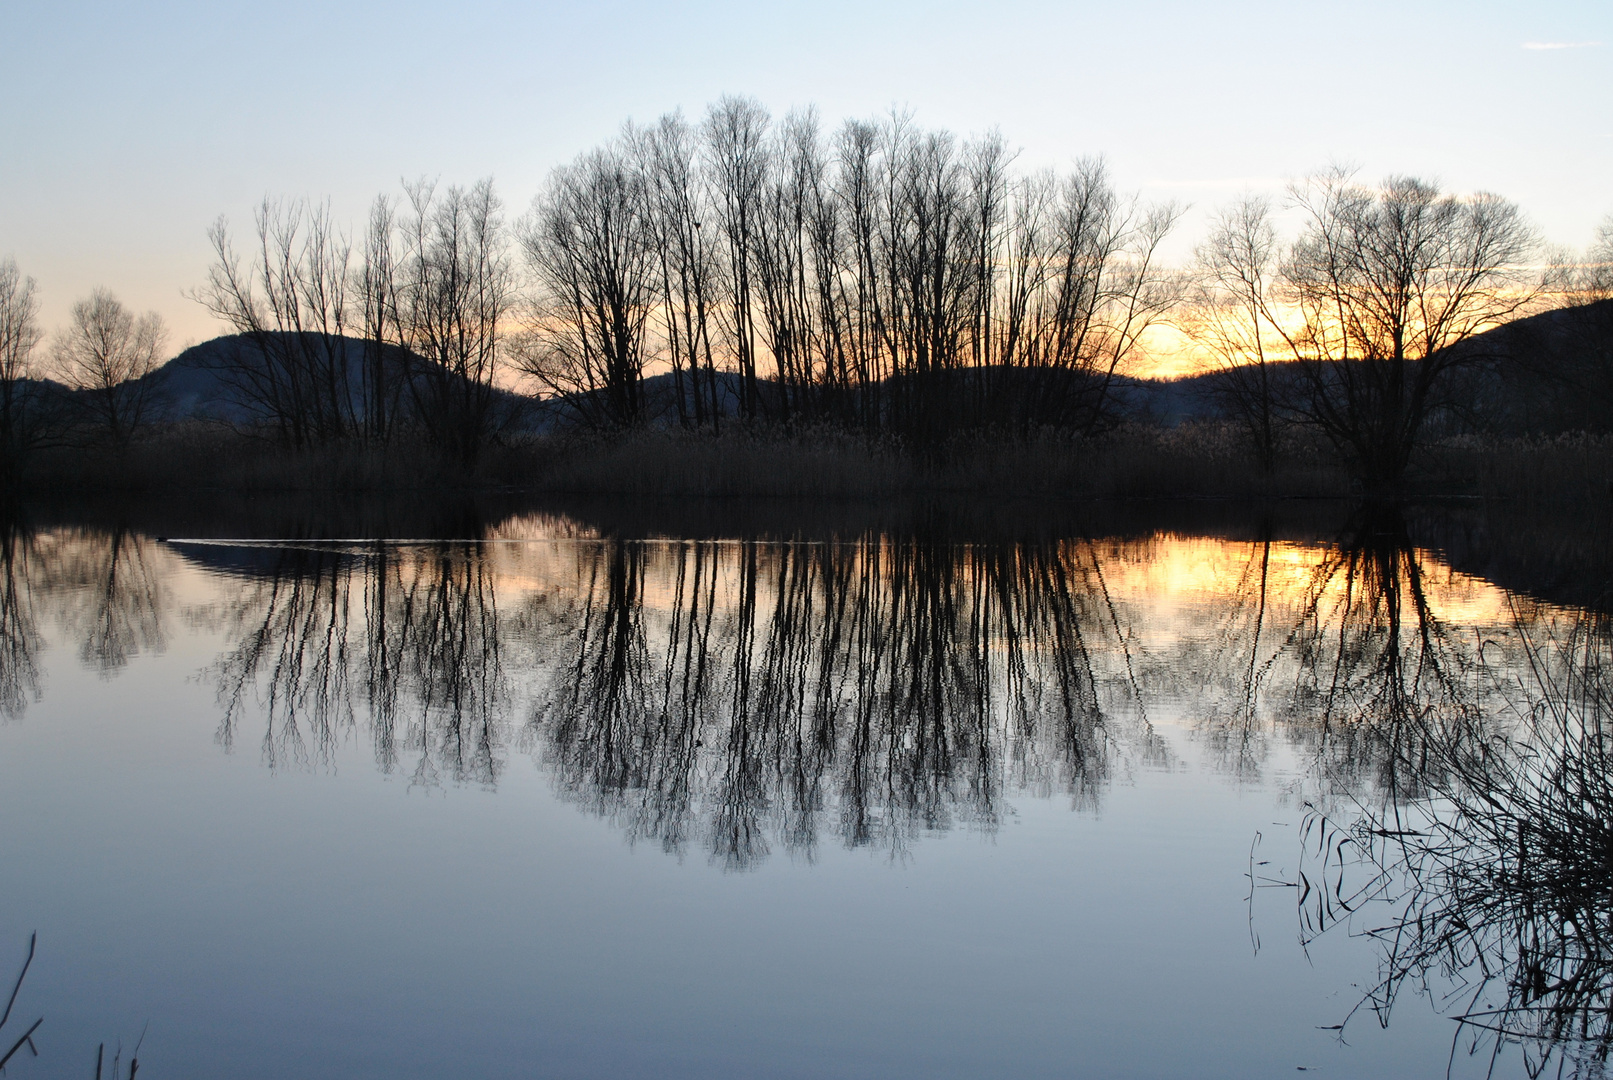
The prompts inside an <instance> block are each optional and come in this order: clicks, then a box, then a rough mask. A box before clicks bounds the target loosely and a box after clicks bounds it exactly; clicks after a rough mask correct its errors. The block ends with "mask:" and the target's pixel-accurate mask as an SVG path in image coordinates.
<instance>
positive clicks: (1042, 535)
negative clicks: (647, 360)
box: [0, 502, 1613, 1078]
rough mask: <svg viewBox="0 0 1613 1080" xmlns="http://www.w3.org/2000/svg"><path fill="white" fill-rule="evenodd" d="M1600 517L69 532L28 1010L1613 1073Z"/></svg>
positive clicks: (16, 861)
mask: <svg viewBox="0 0 1613 1080" xmlns="http://www.w3.org/2000/svg"><path fill="white" fill-rule="evenodd" d="M1580 526H1582V527H1579V526H1576V527H1561V528H1559V526H1557V525H1555V524H1553V523H1548V522H1539V521H1533V520H1530V519H1528V518H1527V517H1519V518H1505V517H1504V516H1498V515H1497V514H1495V513H1490V512H1486V511H1482V510H1478V509H1472V508H1466V509H1464V508H1455V509H1452V508H1437V507H1436V508H1426V507H1425V508H1398V507H1386V506H1366V507H1351V506H1341V505H1333V504H1315V505H1303V506H1287V507H1279V508H1277V509H1273V508H1271V507H1265V508H1262V507H1242V506H1217V505H1198V506H1185V507H1169V506H1163V507H1149V506H1118V507H1111V508H1109V509H1106V510H1101V511H1093V512H1091V513H1088V514H1086V515H1085V516H1082V515H1076V514H1072V515H1066V516H1064V517H1060V516H1059V515H1058V514H1053V513H1049V512H1044V511H1038V510H1034V509H1033V510H1025V509H1023V508H1018V509H997V508H990V507H986V508H976V509H974V510H970V511H955V512H949V513H942V512H939V511H935V510H933V509H911V508H889V507H883V508H882V507H872V508H870V507H861V508H859V507H850V508H848V507H834V508H801V507H790V506H775V507H769V506H760V507H756V506H753V507H746V508H735V507H716V508H711V507H700V506H698V505H694V506H691V505H677V506H667V507H657V506H654V505H647V504H642V503H640V504H632V505H619V504H612V503H608V502H593V503H576V504H571V505H546V506H541V507H539V506H521V505H517V504H510V505H505V504H499V505H491V506H489V505H485V504H470V503H465V504H455V505H453V506H447V507H430V508H425V509H422V508H420V507H418V506H406V507H402V508H399V507H388V506H376V505H370V504H364V505H359V504H341V503H337V504H331V505H324V506H319V507H315V508H307V507H287V506H284V505H280V504H275V503H251V502H240V503H231V504H228V505H225V504H223V503H220V504H217V505H206V506H196V505H185V506H178V505H175V506H163V505H150V506H142V507H139V508H136V509H130V508H128V507H122V508H95V507H91V508H82V507H79V508H59V507H58V508H53V509H49V510H42V511H36V512H31V513H29V514H25V515H23V516H21V517H20V518H18V519H16V520H15V521H14V522H12V523H11V524H9V525H7V526H6V527H5V530H4V534H3V536H4V545H3V552H0V554H3V567H0V569H3V580H0V719H3V723H0V820H3V821H4V822H5V824H6V827H5V828H4V829H3V830H0V865H3V866H4V868H5V870H4V875H3V878H0V880H3V892H0V897H3V901H0V980H10V979H13V978H15V972H16V971H17V970H18V969H20V967H21V965H22V963H23V959H24V957H25V955H26V954H27V949H28V941H29V935H30V934H31V933H35V932H37V935H38V939H37V940H38V946H37V953H36V956H35V958H34V960H33V963H32V965H31V967H30V968H29V970H28V974H27V977H26V979H25V980H24V982H23V985H22V990H21V993H20V994H19V996H18V999H17V1005H16V1014H17V1015H15V1016H13V1017H12V1018H11V1020H10V1021H9V1023H8V1024H7V1025H6V1026H5V1028H4V1031H3V1032H0V1036H4V1035H6V1034H8V1033H10V1038H9V1039H5V1038H0V1041H4V1042H5V1043H6V1047H9V1045H10V1043H11V1041H12V1040H14V1039H15V1038H16V1037H17V1035H19V1034H20V1033H21V1030H22V1027H19V1023H21V1024H22V1025H24V1026H25V1025H26V1024H28V1023H32V1021H33V1020H34V1019H35V1018H36V1017H43V1018H44V1023H43V1024H42V1025H41V1027H40V1028H39V1029H38V1031H37V1032H36V1034H35V1036H34V1041H35V1043H36V1044H37V1047H38V1050H39V1054H40V1056H39V1057H38V1058H32V1057H30V1056H28V1053H27V1051H26V1050H24V1051H23V1052H22V1053H21V1054H20V1055H19V1056H18V1057H16V1058H14V1059H13V1061H12V1062H11V1064H10V1065H9V1066H8V1068H9V1069H10V1070H11V1071H12V1072H13V1073H14V1075H17V1076H19V1077H25V1076H35V1075H38V1076H60V1075H84V1074H86V1073H87V1072H89V1071H90V1070H91V1069H92V1067H93V1060H94V1057H95V1053H96V1047H97V1046H98V1045H100V1044H105V1045H106V1047H107V1054H108V1056H109V1057H110V1055H111V1053H112V1051H113V1049H114V1048H115V1047H117V1046H119V1045H121V1047H122V1048H123V1053H124V1059H125V1061H126V1060H127V1056H128V1054H129V1052H130V1051H131V1049H132V1048H133V1047H134V1045H135V1043H136V1041H137V1040H141V1039H142V1034H143V1042H141V1044H140V1048H139V1058H140V1075H141V1076H143V1077H145V1076H150V1077H214V1076H226V1075H227V1076H236V1077H255V1076H264V1077H268V1076H274V1077H283V1076H300V1077H324V1076H329V1077H366V1076H387V1077H400V1076H421V1077H428V1076H445V1075H459V1076H486V1077H502V1076H512V1077H513V1076H523V1077H524V1076H553V1077H635V1076H644V1077H684V1076H687V1077H712V1076H743V1077H925V1078H934V1077H980V1076H1016V1077H1043V1076H1046V1077H1053V1076H1057V1077H1069V1076H1105V1077H1121V1076H1136V1077H1167V1076H1194V1077H1214V1076H1226V1077H1244V1078H1247V1077H1264V1076H1285V1077H1286V1076H1292V1075H1294V1074H1295V1073H1296V1071H1298V1070H1314V1071H1318V1072H1320V1073H1322V1074H1323V1075H1327V1076H1337V1077H1346V1076H1360V1077H1381V1076H1408V1077H1409V1076H1430V1077H1434V1076H1442V1075H1445V1074H1446V1071H1447V1069H1449V1070H1450V1071H1451V1072H1452V1074H1454V1075H1460V1076H1470V1075H1477V1076H1483V1075H1494V1076H1521V1075H1528V1074H1531V1073H1535V1072H1539V1071H1540V1070H1542V1069H1544V1070H1546V1071H1548V1072H1553V1073H1555V1072H1556V1071H1557V1070H1558V1069H1559V1068H1561V1069H1563V1071H1564V1073H1565V1074H1573V1075H1600V1073H1601V1070H1602V1068H1603V1061H1604V1059H1605V1055H1606V1051H1607V1049H1608V1046H1609V1040H1610V1039H1613V1025H1610V1023H1609V1015H1610V1013H1609V1010H1610V1008H1613V888H1610V885H1613V779H1610V777H1613V770H1610V769H1605V768H1603V765H1604V759H1605V755H1606V754H1608V753H1609V752H1610V751H1613V742H1610V741H1609V740H1607V739H1605V738H1604V733H1603V728H1602V718H1603V715H1604V710H1605V709H1606V707H1607V703H1608V701H1609V691H1610V690H1613V622H1610V620H1609V618H1608V616H1607V614H1606V612H1607V607H1606V605H1605V604H1604V603H1603V599H1604V598H1605V596H1606V589H1607V581H1608V578H1607V575H1606V565H1605V562H1604V561H1603V560H1604V555H1603V554H1602V553H1603V552H1605V551H1606V550H1607V548H1606V546H1605V545H1604V544H1603V543H1602V540H1603V538H1604V537H1605V532H1597V531H1596V529H1597V528H1600V526H1599V525H1598V526H1595V528H1593V527H1592V526H1591V525H1584V524H1583V523H1580ZM1576 528H1578V531H1576ZM24 1014H26V1015H24ZM6 1047H0V1052H3V1050H4V1049H5V1048H6Z"/></svg>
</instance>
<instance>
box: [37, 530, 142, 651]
mask: <svg viewBox="0 0 1613 1080" xmlns="http://www.w3.org/2000/svg"><path fill="white" fill-rule="evenodd" d="M45 543H46V546H47V547H48V552H47V553H46V557H45V558H42V559H41V560H40V567H39V572H38V574H37V575H36V577H37V578H38V583H39V584H40V586H41V587H42V588H43V589H44V590H46V591H48V592H49V593H50V594H51V595H52V596H53V597H54V598H55V600H56V603H55V607H56V610H57V617H58V618H59V619H60V620H61V623H62V625H63V627H64V628H65V629H66V630H67V632H68V634H69V635H70V636H71V637H73V638H74V639H75V640H76V641H77V642H78V655H79V659H80V660H81V661H83V663H84V664H85V665H86V666H88V667H91V668H93V669H95V670H96V671H97V672H99V673H100V674H101V675H102V676H111V675H114V674H116V673H118V672H119V671H121V670H123V668H125V667H126V666H128V663H129V661H130V660H131V659H132V658H133V657H135V656H138V655H140V654H141V653H143V652H144V653H160V652H162V651H163V650H164V649H165V648H166V647H167V644H168V635H167V626H166V623H167V617H168V612H167V608H168V603H167V599H166V597H165V596H164V585H163V575H162V573H161V572H160V571H159V569H158V568H157V566H156V565H155V562H154V560H153V546H154V545H153V542H152V541H151V539H150V538H148V537H144V536H139V535H137V534H134V533H131V532H129V531H128V530H127V529H122V528H118V529H112V530H105V531H103V530H69V531H60V532H56V533H53V534H51V535H50V536H49V537H48V538H46V541H45Z"/></svg>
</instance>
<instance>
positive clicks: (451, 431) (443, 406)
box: [397, 179, 516, 466]
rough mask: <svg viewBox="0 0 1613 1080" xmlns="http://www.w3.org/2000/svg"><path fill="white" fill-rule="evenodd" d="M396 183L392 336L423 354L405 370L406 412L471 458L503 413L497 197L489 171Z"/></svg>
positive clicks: (501, 230) (508, 266) (505, 234)
mask: <svg viewBox="0 0 1613 1080" xmlns="http://www.w3.org/2000/svg"><path fill="white" fill-rule="evenodd" d="M405 190H406V192H407V195H408V204H409V211H408V214H407V216H406V217H405V218H404V219H403V221H402V222H401V230H400V231H401V233H402V237H403V240H402V249H403V252H404V255H403V258H402V260H401V265H400V266H399V268H398V275H399V276H398V282H399V284H398V286H397V290H398V296H399V299H398V301H397V304H398V309H399V316H398V319H397V323H398V325H399V327H400V328H401V336H402V340H401V341H399V342H398V344H399V346H400V347H401V348H403V349H404V350H405V351H406V352H407V353H409V354H411V355H415V356H418V357H419V358H420V359H421V361H422V362H421V363H419V364H418V365H417V366H416V367H415V368H414V370H413V371H412V372H411V373H410V375H409V377H408V387H409V392H410V396H411V399H412V401H413V404H414V413H415V417H416V419H417V422H418V423H419V424H420V425H421V427H422V428H423V429H424V430H425V432H426V434H427V435H428V436H429V437H430V438H431V440H432V441H433V442H434V443H435V444H436V445H437V446H438V447H439V449H441V450H442V451H443V452H444V453H445V454H447V455H448V456H449V457H450V458H452V459H453V460H455V461H457V462H458V463H459V464H461V465H464V466H471V465H474V464H475V463H476V461H477V460H478V459H479V458H480V456H481V453H482V451H483V450H484V449H485V448H486V446H487V445H488V443H489V441H490V440H491V439H492V438H493V437H494V436H495V435H496V434H497V432H498V430H499V429H500V427H501V426H502V423H503V422H504V420H505V419H507V418H506V417H504V416H502V415H501V411H500V405H501V399H500V393H499V388H498V385H497V379H498V377H499V374H500V372H501V370H502V366H503V349H504V344H505V336H506V334H507V332H508V331H509V319H510V315H511V313H512V310H513V308H514V306H515V302H516V283H515V271H514V267H513V265H512V261H511V259H510V252H509V230H508V228H507V226H506V224H505V221H504V207H503V203H502V202H500V200H499V198H498V195H497V194H496V193H495V192H494V190H493V181H492V180H491V179H483V180H480V181H477V182H476V183H475V184H473V185H472V186H471V187H469V188H460V187H450V188H448V189H447V190H446V191H443V192H440V193H439V192H438V191H437V188H436V185H435V184H432V183H428V182H426V181H420V182H418V183H415V184H411V185H409V186H408V187H407V188H406V189H405Z"/></svg>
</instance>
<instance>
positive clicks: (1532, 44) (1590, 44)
mask: <svg viewBox="0 0 1613 1080" xmlns="http://www.w3.org/2000/svg"><path fill="white" fill-rule="evenodd" d="M1601 44H1602V43H1601V42H1600V41H1526V42H1524V43H1523V47H1524V48H1526V49H1537V50H1538V49H1594V48H1596V47H1597V46H1599V45H1601Z"/></svg>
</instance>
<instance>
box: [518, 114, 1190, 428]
mask: <svg viewBox="0 0 1613 1080" xmlns="http://www.w3.org/2000/svg"><path fill="white" fill-rule="evenodd" d="M697 160H698V161H699V163H700V164H701V166H703V167H701V168H697V167H696V162H697ZM1012 160H1013V154H1012V153H1011V152H1010V151H1009V149H1008V147H1007V144H1006V143H1005V142H1004V140H1003V139H1002V137H1001V136H1000V135H999V134H997V133H995V132H991V133H988V134H987V135H986V136H985V137H983V138H979V139H973V140H959V139H957V138H955V137H954V136H953V135H951V134H950V133H948V132H945V131H928V130H924V129H922V128H920V127H919V126H918V125H917V124H915V123H914V122H913V120H912V118H911V117H910V116H907V115H904V114H893V115H892V116H890V117H889V118H887V119H885V120H883V121H879V122H872V123H869V122H862V121H852V122H850V123H847V124H845V125H843V126H842V127H841V128H840V129H839V131H838V132H837V133H836V134H835V135H834V136H833V137H832V138H826V137H825V136H824V135H823V133H822V130H821V128H820V125H819V122H818V119H817V116H816V114H815V113H813V112H812V111H810V110H797V111H794V112H791V113H789V114H787V115H786V116H784V117H783V119H782V120H780V121H778V122H777V123H774V122H773V121H772V120H771V119H770V118H769V116H768V114H767V112H766V110H764V109H763V108H762V106H761V105H759V104H758V103H756V102H755V101H752V100H749V99H743V98H724V99H722V100H721V101H719V102H718V103H717V104H716V105H714V106H713V107H712V108H711V109H710V110H708V112H707V115H706V118H705V121H704V122H703V124H702V125H701V126H700V128H699V130H698V132H696V131H694V130H692V129H691V128H690V127H689V125H687V124H686V123H685V122H684V121H683V120H682V118H681V117H680V116H677V115H675V114H674V115H673V116H670V117H663V118H662V119H661V120H660V121H659V122H658V123H657V124H656V125H655V126H653V127H650V128H647V129H639V128H634V127H632V126H631V125H629V127H628V128H627V130H626V132H625V134H624V136H623V138H622V139H621V140H620V141H619V142H616V143H613V144H612V145H611V146H609V147H607V148H605V149H602V150H600V151H597V152H596V153H595V154H593V155H585V156H584V157H583V158H581V159H579V161H578V162H577V163H576V164H575V165H573V166H571V167H570V168H569V169H566V170H561V171H560V172H557V173H556V175H555V179H554V180H553V181H552V183H551V188H550V190H549V191H548V192H546V193H545V195H544V197H543V198H541V199H540V200H538V201H537V202H536V203H535V204H534V208H533V213H532V215H531V217H530V219H529V223H528V226H527V227H526V229H525V230H524V234H525V235H524V243H525V246H526V248H527V253H528V256H529V263H530V265H531V266H532V267H533V269H534V271H535V272H536V276H537V278H538V280H537V285H538V288H539V292H540V294H541V295H540V305H539V306H540V315H539V317H538V318H537V319H536V320H535V326H534V331H535V332H534V333H533V335H532V336H531V339H530V341H531V348H529V350H528V352H529V353H530V355H531V357H532V359H531V361H530V362H529V364H528V366H529V367H530V368H531V370H532V371H533V372H534V373H535V374H537V375H538V376H539V378H540V380H541V381H543V382H544V383H545V385H547V386H549V387H550V389H552V390H555V391H558V392H561V393H562V394H564V395H565V398H566V400H567V401H568V402H570V403H571V404H574V405H576V406H577V407H578V408H579V409H580V410H583V411H586V412H588V413H589V419H590V420H591V421H592V422H604V423H611V424H619V423H624V422H636V419H635V420H632V421H629V420H627V419H626V418H627V417H628V416H634V417H636V416H637V415H638V414H637V412H635V411H634V410H636V409H638V408H639V406H637V405H634V404H633V403H632V402H631V401H630V398H629V396H627V395H628V389H627V388H630V387H636V386H637V385H638V383H639V382H640V381H641V377H642V375H643V374H644V373H645V372H646V370H651V371H653V370H654V368H655V366H656V365H664V366H665V368H669V369H670V374H671V375H672V382H673V389H674V395H675V397H676V401H677V410H678V418H679V420H680V421H681V422H682V423H684V424H686V425H692V426H705V425H713V426H714V425H716V424H717V423H718V422H719V420H720V417H721V416H722V415H723V410H724V402H723V400H722V399H723V398H724V397H725V392H724V391H725V389H726V385H727V384H728V382H729V380H730V379H731V380H732V383H733V384H734V385H735V386H736V388H737V394H735V396H736V397H737V399H738V409H739V412H740V414H741V415H742V416H744V417H746V418H747V419H751V420H756V419H763V418H766V419H770V420H773V421H778V422H783V423H795V422H797V421H816V420H822V419H827V420H831V421H836V422H841V423H853V424H856V425H858V426H861V427H864V428H865V429H868V430H871V431H876V432H878V431H891V432H896V433H899V434H900V435H902V436H904V437H908V438H915V439H918V440H920V441H923V442H926V443H933V442H943V441H945V440H946V439H947V438H948V437H949V436H950V434H951V432H953V431H955V430H957V429H958V428H960V427H963V428H968V427H974V428H984V427H990V426H997V427H1001V428H1012V429H1015V430H1019V431H1025V430H1028V429H1030V428H1033V427H1037V426H1041V425H1057V426H1061V427H1065V428H1074V429H1077V430H1084V431H1090V430H1092V429H1093V427H1094V426H1095V425H1096V424H1097V423H1099V422H1100V420H1101V418H1102V417H1103V416H1104V415H1105V406H1106V402H1107V400H1108V393H1109V389H1110V387H1111V385H1112V383H1113V380H1114V377H1115V375H1116V374H1117V373H1118V372H1119V371H1120V370H1121V368H1122V367H1123V366H1124V364H1125V362H1126V360H1127V358H1128V357H1129V356H1131V355H1132V354H1133V353H1134V352H1135V351H1136V349H1137V347H1138V342H1139V340H1140V339H1141V338H1142V335H1143V334H1144V333H1145V332H1146V330H1147V328H1148V327H1149V326H1150V325H1152V324H1153V323H1154V322H1155V321H1157V320H1158V318H1159V317H1160V315H1161V314H1162V313H1163V312H1164V311H1165V310H1167V309H1168V308H1169V307H1170V306H1171V305H1172V304H1173V303H1174V302H1175V300H1176V298H1177V294H1176V282H1175V281H1174V280H1173V278H1172V277H1171V275H1170V274H1169V273H1167V272H1166V271H1165V270H1164V269H1163V268H1162V267H1161V266H1160V264H1159V261H1158V258H1157V251H1158V245H1159V242H1160V240H1161V239H1162V238H1163V237H1164V235H1165V234H1166V232H1168V231H1169V229H1170V228H1171V227H1172V226H1173V224H1174V223H1175V220H1176V217H1177V212H1176V210H1175V208H1174V207H1170V206H1164V207H1151V206H1144V205H1142V204H1141V203H1139V202H1138V201H1137V200H1136V199H1128V198H1126V197H1123V196H1122V195H1120V194H1119V193H1117V192H1116V191H1115V190H1114V188H1113V185H1112V184H1111V183H1110V181H1109V178H1108V174H1107V172H1106V170H1105V169H1104V167H1103V164H1102V163H1101V162H1099V161H1095V160H1094V161H1087V162H1082V163H1080V164H1078V165H1077V167H1076V169H1075V171H1074V172H1073V174H1071V175H1070V176H1068V177H1066V178H1063V179H1060V178H1057V177H1054V176H1052V175H1051V174H1048V175H1039V176H1035V177H1030V178H1026V179H1024V180H1018V179H1016V178H1015V177H1014V176H1013V175H1012V173H1011V170H1010V165H1011V164H1012ZM686 380H687V383H688V386H687V388H686V386H685V382H686ZM690 391H692V397H691V396H690Z"/></svg>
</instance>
